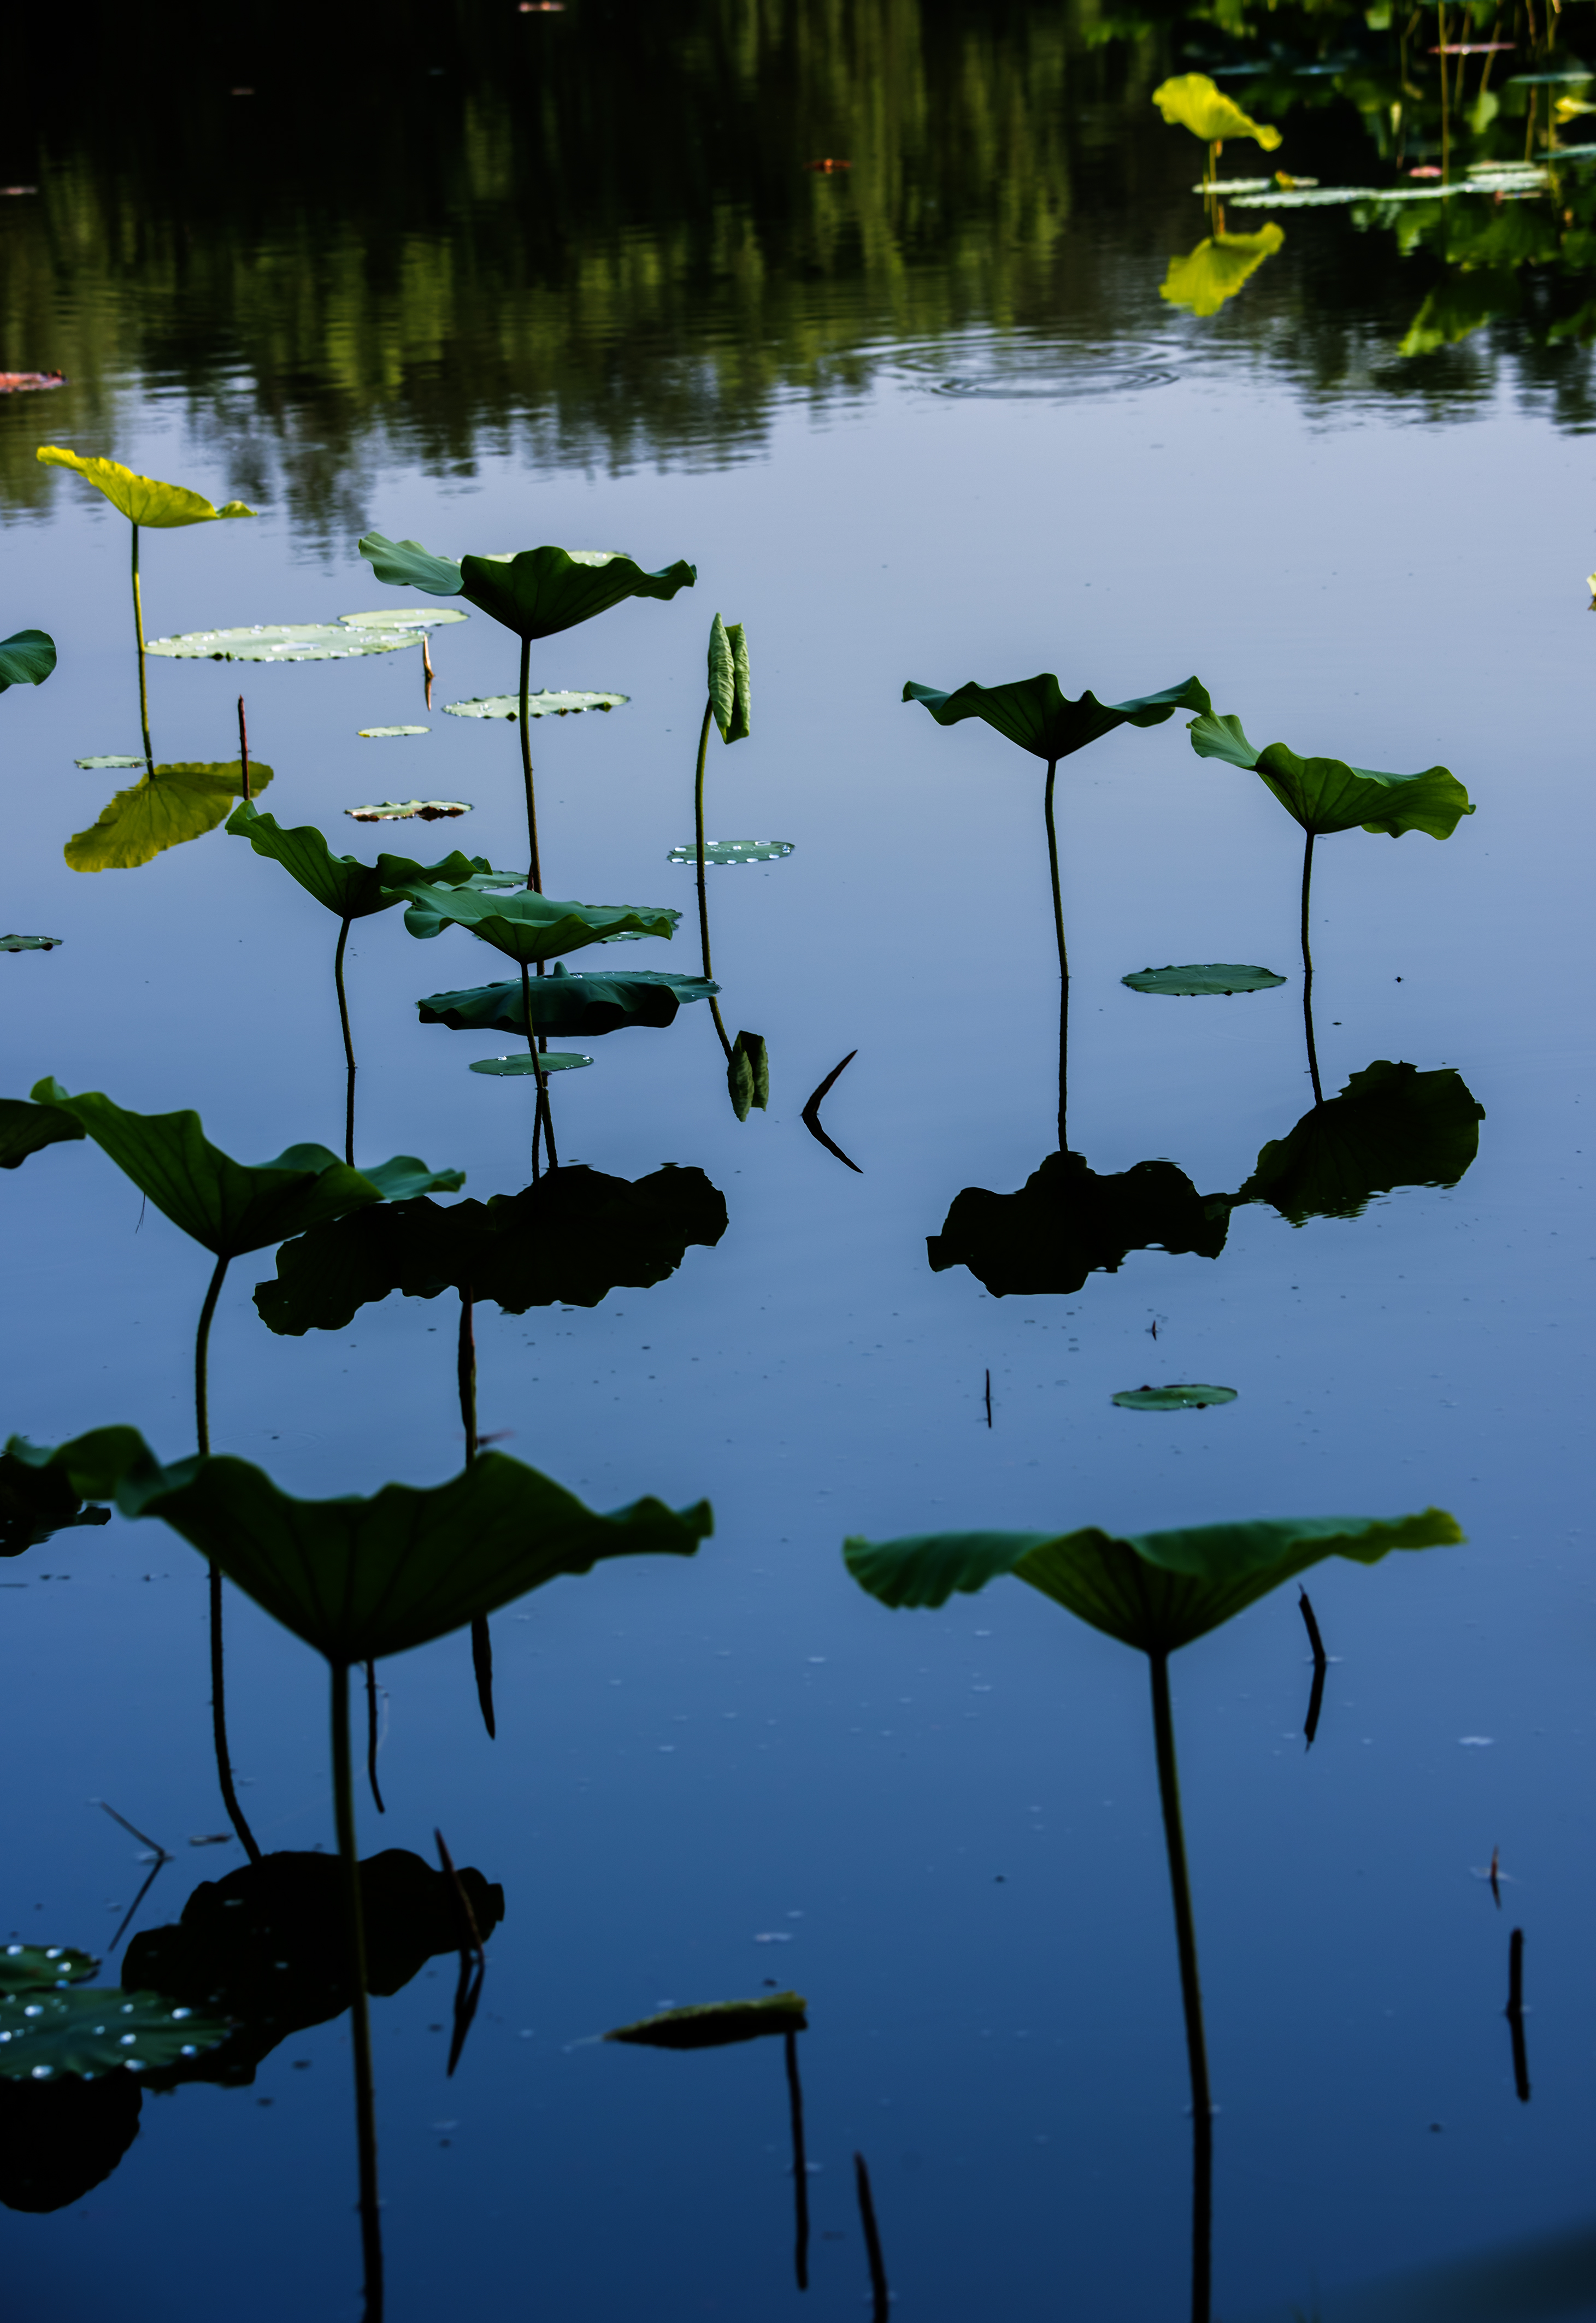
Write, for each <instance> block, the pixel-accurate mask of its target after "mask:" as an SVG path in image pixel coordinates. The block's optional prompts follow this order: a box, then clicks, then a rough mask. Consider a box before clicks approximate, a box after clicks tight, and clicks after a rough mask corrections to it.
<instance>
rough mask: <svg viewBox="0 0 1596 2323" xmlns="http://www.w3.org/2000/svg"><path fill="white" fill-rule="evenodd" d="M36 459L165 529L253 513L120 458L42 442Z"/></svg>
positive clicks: (136, 520) (134, 518)
mask: <svg viewBox="0 0 1596 2323" xmlns="http://www.w3.org/2000/svg"><path fill="white" fill-rule="evenodd" d="M34 456H35V458H37V459H39V460H41V461H42V462H43V464H44V465H45V466H46V467H47V468H73V469H75V470H76V471H77V473H78V475H80V476H81V477H82V478H83V479H84V482H86V483H90V484H93V485H94V486H95V487H96V490H97V491H102V492H104V493H105V498H106V499H107V500H109V501H110V503H111V505H112V507H113V508H116V509H120V510H122V513H123V515H124V517H126V518H128V519H129V520H130V521H131V522H132V523H133V524H147V525H152V526H156V527H158V528H163V529H166V528H170V527H172V526H174V525H182V524H213V523H215V522H216V521H217V520H218V519H221V518H224V517H235V516H253V515H254V513H255V511H254V510H253V509H252V508H245V506H244V504H243V501H242V500H228V501H226V502H225V505H224V506H223V507H221V508H217V506H216V503H215V501H214V500H206V498H205V497H204V495H203V494H202V493H200V492H191V491H189V490H188V486H187V485H186V484H163V483H161V482H158V481H157V479H156V478H155V477H153V476H141V475H139V474H138V473H137V472H136V471H135V470H134V469H133V468H124V466H123V464H122V463H121V461H120V460H91V459H87V458H86V457H85V455H84V454H82V453H81V452H69V451H67V450H65V449H64V448H63V446H62V445H60V444H41V445H40V446H39V449H38V451H37V453H36V454H34Z"/></svg>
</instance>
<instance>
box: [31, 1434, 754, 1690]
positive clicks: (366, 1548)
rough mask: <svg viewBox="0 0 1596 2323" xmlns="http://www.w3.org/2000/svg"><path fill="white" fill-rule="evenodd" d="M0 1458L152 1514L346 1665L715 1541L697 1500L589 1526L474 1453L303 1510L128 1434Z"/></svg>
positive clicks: (558, 1494) (515, 1464)
mask: <svg viewBox="0 0 1596 2323" xmlns="http://www.w3.org/2000/svg"><path fill="white" fill-rule="evenodd" d="M113 1438H117V1439H121V1440H120V1444H119V1446H118V1447H116V1448H115V1451H114V1449H113V1446H112V1439H113ZM130 1438H131V1442H129V1441H128V1440H127V1439H130ZM5 1448H6V1450H7V1451H8V1452H11V1453H13V1454H14V1455H15V1456H16V1457H17V1458H18V1459H23V1460H26V1461H28V1462H29V1463H30V1464H32V1465H35V1466H39V1467H44V1466H50V1467H55V1468H59V1469H60V1470H61V1471H62V1473H63V1474H65V1475H66V1476H67V1477H68V1478H69V1481H70V1482H71V1483H72V1484H73V1486H74V1488H75V1489H77V1490H78V1491H85V1489H86V1486H87V1485H88V1484H91V1483H92V1484H96V1485H98V1486H99V1487H100V1488H101V1489H100V1490H99V1491H98V1492H96V1493H95V1494H94V1497H96V1498H112V1497H114V1498H115V1502H116V1505H117V1507H118V1509H119V1510H121V1512H122V1514H123V1515H124V1516H125V1517H146V1516H158V1517H161V1519H163V1520H164V1521H165V1522H166V1523H167V1524H169V1525H170V1526H171V1528H172V1529H173V1531H174V1532H177V1533H180V1534H181V1536H182V1538H184V1539H185V1540H186V1541H188V1543H189V1545H190V1547H193V1548H196V1549H197V1550H198V1552H199V1554H200V1555H201V1556H206V1557H209V1558H210V1559H212V1560H213V1561H214V1562H215V1563H216V1564H217V1565H220V1566H221V1568H222V1571H223V1572H224V1573H225V1575H227V1578H228V1579H229V1580H230V1581H232V1582H234V1583H235V1584H236V1585H237V1586H238V1587H239V1588H240V1589H242V1590H243V1593H244V1594H245V1596H246V1597H252V1598H253V1599H254V1601H255V1602H256V1604H257V1605H260V1606H261V1607H262V1608H263V1609H264V1611H266V1612H268V1613H270V1614H271V1618H272V1619H273V1621H280V1622H281V1623H282V1625H283V1627H284V1628H285V1629H286V1630H292V1631H293V1633H294V1635H295V1636H296V1637H297V1638H301V1639H303V1640H304V1642H305V1643H306V1644H307V1646H314V1647H315V1648H316V1651H317V1652H318V1653H320V1654H324V1655H326V1658H327V1660H328V1661H330V1662H332V1663H334V1664H343V1665H344V1666H347V1665H349V1664H350V1663H353V1662H364V1661H379V1660H381V1661H385V1660H386V1659H387V1658H388V1657H389V1656H390V1654H400V1653H406V1652H408V1650H409V1649H410V1648H412V1647H414V1646H424V1645H427V1644H429V1643H430V1642H431V1640H432V1639H435V1638H443V1637H446V1636H448V1634H449V1633H450V1631H451V1630H459V1629H463V1628H464V1627H465V1626H466V1624H467V1623H468V1622H470V1621H475V1620H477V1619H478V1618H479V1617H480V1616H481V1615H483V1614H486V1613H491V1612H494V1611H496V1610H497V1609H498V1608H499V1607H500V1605H506V1604H509V1602H510V1600H511V1599H512V1598H515V1597H521V1596H524V1595H525V1594H526V1593H527V1591H528V1590H531V1589H537V1588H540V1587H542V1585H543V1584H544V1583H546V1582H548V1581H553V1580H555V1579H556V1578H557V1577H558V1576H559V1575H562V1574H577V1573H587V1572H590V1571H591V1570H592V1567H593V1566H594V1565H597V1564H599V1563H600V1562H601V1560H603V1559H604V1558H607V1557H611V1556H643V1555H654V1554H664V1555H666V1556H694V1555H696V1553H697V1550H698V1545H699V1543H700V1541H701V1540H703V1539H705V1538H708V1536H709V1535H710V1533H711V1531H712V1530H713V1529H714V1520H713V1519H712V1517H711V1513H710V1506H709V1502H708V1501H700V1502H699V1503H698V1505H697V1506H696V1507H695V1508H691V1509H683V1510H680V1511H675V1510H670V1509H667V1508H666V1507H665V1505H664V1503H663V1502H662V1501H656V1500H653V1499H646V1500H640V1501H633V1502H632V1503H631V1505H630V1506H629V1507H628V1508H624V1509H617V1510H615V1512H614V1514H613V1515H611V1516H599V1515H597V1514H595V1513H594V1511H593V1510H591V1509H588V1508H584V1507H583V1506H582V1502H581V1501H579V1500H577V1499H576V1498H575V1496H574V1495H573V1493H570V1492H566V1491H565V1490H564V1488H563V1487H562V1486H561V1485H559V1484H556V1483H553V1482H552V1481H551V1479H550V1478H548V1477H547V1476H542V1475H539V1474H538V1473H537V1470H536V1469H535V1468H528V1467H526V1466H524V1465H523V1464H522V1463H521V1462H520V1461H518V1460H512V1459H511V1458H510V1457H509V1455H508V1454H506V1453H503V1452H482V1453H480V1454H479V1455H478V1456H477V1457H476V1459H475V1460H474V1461H472V1464H470V1465H469V1466H468V1467H467V1468H465V1469H464V1470H463V1473H462V1474H460V1475H458V1476H455V1477H453V1478H452V1479H451V1480H450V1481H449V1483H445V1484H436V1485H434V1486H432V1487H431V1488H430V1489H422V1488H418V1487H417V1486H416V1485H413V1484H384V1485H383V1487H382V1489H381V1491H380V1492H374V1493H373V1494H371V1497H370V1499H364V1500H362V1499H361V1498H359V1497H358V1496H356V1495H353V1494H350V1495H348V1496H346V1497H344V1498H342V1499H338V1500H328V1501H309V1500H300V1499H298V1498H297V1497H296V1496H295V1495H294V1494H293V1493H290V1492H282V1491H281V1490H280V1488H279V1487H278V1486H277V1485H276V1484H274V1483H272V1481H271V1477H270V1476H268V1475H267V1474H265V1473H264V1471H263V1470H261V1469H260V1468H256V1467H254V1466H252V1464H250V1463H249V1462H248V1461H247V1460H234V1459H233V1458H231V1457H229V1456H228V1455H226V1454H225V1453H214V1454H210V1455H195V1456H194V1457H193V1458H191V1459H188V1460H179V1461H178V1462H177V1463H176V1464H175V1465H174V1466H172V1467H170V1468H162V1467H161V1466H160V1465H159V1464H158V1463H157V1462H156V1460H155V1458H154V1455H152V1454H151V1451H150V1448H149V1446H147V1445H146V1444H145V1443H144V1442H143V1439H142V1437H139V1436H138V1435H137V1434H136V1432H135V1431H134V1430H133V1429H131V1428H127V1429H108V1428H101V1429H99V1430H97V1431H96V1433H95V1434H94V1435H92V1436H90V1437H83V1438H80V1439H78V1441H76V1442H74V1443H70V1444H65V1445H62V1446H60V1447H59V1448H58V1449H57V1450H55V1451H48V1450H45V1449H44V1448H42V1447H41V1446H36V1445H30V1444H25V1443H24V1442H23V1440H22V1439H21V1438H20V1437H13V1438H12V1439H11V1441H10V1443H9V1444H8V1445H7V1446H6V1447H5ZM106 1487H108V1488H109V1489H108V1490H107V1489H106Z"/></svg>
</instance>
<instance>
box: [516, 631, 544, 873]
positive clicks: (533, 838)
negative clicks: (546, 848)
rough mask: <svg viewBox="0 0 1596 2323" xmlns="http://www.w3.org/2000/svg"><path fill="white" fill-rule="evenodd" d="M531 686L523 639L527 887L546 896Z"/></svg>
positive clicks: (529, 645)
mask: <svg viewBox="0 0 1596 2323" xmlns="http://www.w3.org/2000/svg"><path fill="white" fill-rule="evenodd" d="M531 683H532V640H531V638H522V639H521V779H522V781H523V782H524V783H525V784H526V785H527V848H528V849H529V850H530V851H529V853H528V855H527V886H528V887H532V888H535V889H536V890H537V894H538V895H542V893H543V869H542V867H541V865H540V864H539V862H538V859H537V794H536V793H535V791H534V790H533V787H532V723H531V716H532V713H531V712H530V711H529V710H528V708H527V695H528V690H529V688H530V686H531Z"/></svg>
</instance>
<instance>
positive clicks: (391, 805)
mask: <svg viewBox="0 0 1596 2323" xmlns="http://www.w3.org/2000/svg"><path fill="white" fill-rule="evenodd" d="M471 811H472V810H471V802H470V800H469V799H379V800H378V802H377V803H376V804H375V805H374V806H346V807H345V808H344V813H345V814H349V815H353V817H354V820H355V821H356V822H445V821H447V820H448V818H449V817H450V816H452V815H456V814H469V813H471Z"/></svg>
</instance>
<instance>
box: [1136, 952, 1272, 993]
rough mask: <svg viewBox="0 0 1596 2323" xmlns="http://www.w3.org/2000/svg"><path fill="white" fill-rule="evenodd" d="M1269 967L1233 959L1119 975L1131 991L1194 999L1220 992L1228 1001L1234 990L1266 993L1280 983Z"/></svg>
mask: <svg viewBox="0 0 1596 2323" xmlns="http://www.w3.org/2000/svg"><path fill="white" fill-rule="evenodd" d="M1285 981H1286V979H1285V978H1284V977H1283V976H1277V975H1276V974H1275V972H1274V970H1273V969H1270V968H1241V967H1238V966H1237V965H1236V964H1235V962H1234V961H1233V960H1200V961H1197V962H1196V963H1195V964H1193V965H1191V966H1189V967H1186V968H1144V969H1141V970H1139V971H1138V973H1137V974H1136V975H1134V976H1122V977H1121V978H1120V982H1121V983H1122V984H1128V985H1129V986H1130V987H1131V989H1132V991H1133V992H1164V993H1170V994H1173V995H1175V996H1178V997H1179V998H1182V999H1188V1000H1196V999H1202V998H1206V997H1208V996H1212V995H1214V994H1216V993H1223V994H1224V996H1225V998H1226V999H1227V1000H1228V999H1229V998H1230V996H1231V995H1232V993H1234V992H1268V991H1269V990H1270V988H1271V987H1273V986H1275V985H1277V984H1284V982H1285Z"/></svg>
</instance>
